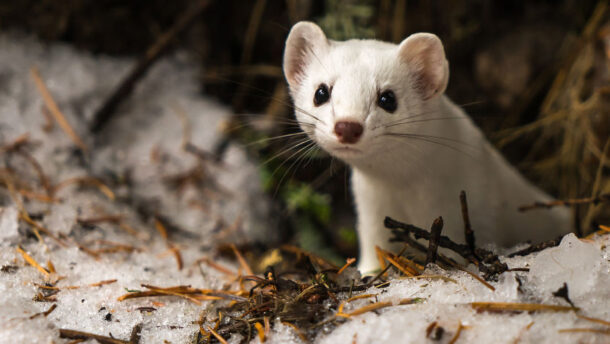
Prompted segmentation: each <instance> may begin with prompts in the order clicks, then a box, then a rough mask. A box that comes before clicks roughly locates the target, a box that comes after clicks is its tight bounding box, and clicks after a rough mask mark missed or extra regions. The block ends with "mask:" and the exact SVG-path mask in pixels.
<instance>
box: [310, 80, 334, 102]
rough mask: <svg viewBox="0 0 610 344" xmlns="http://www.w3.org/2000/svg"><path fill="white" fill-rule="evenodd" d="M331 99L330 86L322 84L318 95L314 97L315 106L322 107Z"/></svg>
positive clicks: (317, 91) (317, 92)
mask: <svg viewBox="0 0 610 344" xmlns="http://www.w3.org/2000/svg"><path fill="white" fill-rule="evenodd" d="M328 99H330V92H329V91H328V86H326V84H320V86H318V89H317V90H316V93H315V94H314V95H313V104H314V105H315V106H320V105H322V104H324V103H326V102H327V101H328Z"/></svg>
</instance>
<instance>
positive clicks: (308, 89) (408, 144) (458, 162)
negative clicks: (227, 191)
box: [284, 22, 570, 272]
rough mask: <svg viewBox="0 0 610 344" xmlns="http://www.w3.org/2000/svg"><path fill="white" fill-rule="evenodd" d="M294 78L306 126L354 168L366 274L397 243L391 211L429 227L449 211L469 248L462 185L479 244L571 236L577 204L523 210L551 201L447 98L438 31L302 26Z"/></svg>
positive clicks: (293, 37)
mask: <svg viewBox="0 0 610 344" xmlns="http://www.w3.org/2000/svg"><path fill="white" fill-rule="evenodd" d="M284 74H285V75H286V79H287V81H288V84H289V86H290V93H291V95H292V98H293V99H294V104H295V109H296V118H297V120H298V121H299V122H300V124H301V128H302V129H303V131H305V132H306V133H307V134H308V135H309V137H310V138H311V139H312V140H314V141H315V142H316V143H317V144H318V145H319V146H320V147H322V148H323V149H324V150H326V151H327V152H328V153H330V154H331V155H333V156H335V157H337V158H339V159H341V160H343V161H344V162H346V163H347V164H349V166H351V169H352V189H353V194H354V197H355V200H356V208H357V214H358V224H357V231H358V237H359V243H360V259H359V266H358V267H359V269H360V271H361V272H370V271H372V270H375V269H377V268H378V265H379V263H378V260H377V256H376V252H375V246H376V245H378V246H380V247H385V248H391V246H390V244H389V242H388V239H389V237H390V231H389V230H388V229H386V228H384V225H383V220H384V218H385V217H386V216H391V217H393V218H395V219H397V220H399V221H402V222H407V223H411V224H414V225H416V226H419V227H423V228H429V227H430V225H431V224H432V222H433V220H434V219H435V218H436V217H438V216H443V219H444V224H445V225H444V229H443V234H444V235H448V236H449V237H450V238H452V239H453V240H456V241H462V242H463V223H462V218H461V210H460V209H461V208H460V202H459V193H460V191H461V190H465V191H466V194H467V195H468V203H469V209H470V217H471V222H472V227H473V229H474V230H475V232H476V240H477V243H478V244H485V243H496V244H499V245H502V246H507V245H512V244H515V243H518V242H522V241H527V240H531V241H539V240H544V239H550V238H552V237H554V236H557V235H560V234H565V233H567V232H569V231H570V213H569V211H568V209H565V208H555V209H553V210H545V211H539V212H526V213H520V212H518V211H517V207H518V206H519V205H523V204H527V203H531V202H532V201H548V200H550V197H549V196H548V195H546V194H545V193H544V192H543V191H541V190H540V189H538V188H537V187H535V186H534V185H532V184H531V183H530V182H528V181H527V180H526V179H525V178H523V177H522V176H521V175H520V174H519V173H518V172H517V170H516V169H515V168H514V167H513V166H511V165H510V164H509V163H508V162H507V161H506V160H505V159H504V158H503V157H502V156H501V155H500V153H498V151H496V150H495V149H494V148H493V147H492V146H491V145H490V144H489V142H487V140H486V139H485V137H484V136H483V134H482V133H481V131H480V130H479V129H478V128H477V127H476V126H475V124H474V123H473V122H472V121H471V119H470V118H469V117H468V116H467V115H466V114H465V113H464V112H463V111H462V110H461V109H460V108H459V107H458V106H456V105H455V104H453V103H452V102H451V100H449V98H447V97H446V96H445V95H443V92H444V91H445V88H446V86H447V82H448V79H449V69H448V63H447V60H446V59H445V52H444V49H443V45H442V43H441V41H440V40H439V39H438V37H437V36H435V35H433V34H429V33H417V34H413V35H411V36H409V37H407V38H406V39H405V40H404V41H402V42H401V43H400V44H399V45H395V44H391V43H385V42H380V41H376V40H349V41H345V42H337V41H332V40H328V39H327V38H326V36H325V35H324V33H323V32H322V30H321V29H320V28H319V27H318V26H317V25H316V24H313V23H311V22H300V23H298V24H296V25H295V26H294V27H293V28H292V29H291V31H290V34H289V36H288V39H287V40H286V50H285V52H284Z"/></svg>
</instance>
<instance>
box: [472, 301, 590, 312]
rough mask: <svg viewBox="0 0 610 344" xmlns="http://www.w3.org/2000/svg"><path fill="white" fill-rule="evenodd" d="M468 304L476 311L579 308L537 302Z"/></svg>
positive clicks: (529, 310)
mask: <svg viewBox="0 0 610 344" xmlns="http://www.w3.org/2000/svg"><path fill="white" fill-rule="evenodd" d="M470 305H471V306H472V308H474V309H476V310H477V311H478V312H484V311H489V312H502V311H504V312H543V311H548V312H570V311H578V310H579V308H577V307H568V306H557V305H545V304H538V303H512V302H473V303H471V304H470Z"/></svg>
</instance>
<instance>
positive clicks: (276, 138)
mask: <svg viewBox="0 0 610 344" xmlns="http://www.w3.org/2000/svg"><path fill="white" fill-rule="evenodd" d="M303 135H307V133H305V132H303V131H299V132H296V133H290V134H284V135H278V136H273V137H265V138H264V139H260V140H256V141H252V142H250V143H248V144H246V145H244V146H245V147H250V146H253V145H257V144H259V143H265V142H269V141H275V140H279V139H284V138H287V137H295V136H303Z"/></svg>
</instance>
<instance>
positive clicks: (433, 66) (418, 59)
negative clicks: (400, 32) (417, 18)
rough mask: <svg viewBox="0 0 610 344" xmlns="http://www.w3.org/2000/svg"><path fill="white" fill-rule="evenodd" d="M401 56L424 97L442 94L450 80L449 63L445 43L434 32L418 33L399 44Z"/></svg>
mask: <svg viewBox="0 0 610 344" xmlns="http://www.w3.org/2000/svg"><path fill="white" fill-rule="evenodd" d="M398 55H399V58H400V59H401V60H402V61H403V62H404V63H405V64H406V65H407V68H408V71H409V74H410V76H411V77H412V78H413V80H414V82H415V87H416V89H417V90H418V91H420V93H421V96H422V97H423V98H424V99H429V98H432V97H434V96H436V95H438V94H442V93H443V92H444V91H445V88H447V82H448V81H449V63H448V62H447V59H446V58H445V50H444V49H443V43H441V40H440V39H439V38H438V37H437V36H436V35H434V34H431V33H416V34H413V35H411V36H409V37H407V38H406V39H405V40H404V41H402V42H401V43H400V45H399V46H398Z"/></svg>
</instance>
